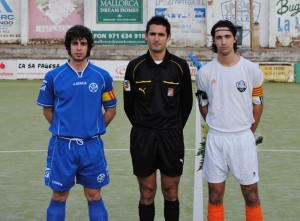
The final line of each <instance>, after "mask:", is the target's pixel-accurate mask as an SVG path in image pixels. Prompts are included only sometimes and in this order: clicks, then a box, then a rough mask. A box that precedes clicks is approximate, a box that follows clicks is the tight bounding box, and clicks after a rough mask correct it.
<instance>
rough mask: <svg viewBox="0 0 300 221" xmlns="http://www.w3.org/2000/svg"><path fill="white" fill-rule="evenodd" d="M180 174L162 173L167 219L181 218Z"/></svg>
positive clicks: (176, 220)
mask: <svg viewBox="0 0 300 221" xmlns="http://www.w3.org/2000/svg"><path fill="white" fill-rule="evenodd" d="M179 181H180V176H176V177H169V176H166V175H164V174H163V173H161V189H162V193H163V196H164V200H165V203H164V215H165V220H166V221H178V220H179V211H180V209H179V200H178V185H179Z"/></svg>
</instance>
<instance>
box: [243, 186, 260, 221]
mask: <svg viewBox="0 0 300 221" xmlns="http://www.w3.org/2000/svg"><path fill="white" fill-rule="evenodd" d="M241 190H242V193H243V196H244V199H245V203H246V220H247V221H262V220H263V214H262V208H261V204H260V200H259V196H258V187H257V183H255V184H251V185H241Z"/></svg>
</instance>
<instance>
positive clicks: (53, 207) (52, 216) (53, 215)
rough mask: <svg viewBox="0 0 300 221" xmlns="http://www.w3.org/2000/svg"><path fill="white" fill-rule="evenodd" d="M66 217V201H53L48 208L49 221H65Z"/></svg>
mask: <svg viewBox="0 0 300 221" xmlns="http://www.w3.org/2000/svg"><path fill="white" fill-rule="evenodd" d="M65 216H66V201H64V202H59V201H54V200H52V199H51V201H50V204H49V206H48V208H47V219H46V220H47V221H64V220H65Z"/></svg>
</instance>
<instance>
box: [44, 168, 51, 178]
mask: <svg viewBox="0 0 300 221" xmlns="http://www.w3.org/2000/svg"><path fill="white" fill-rule="evenodd" d="M49 177H50V168H46V169H45V178H47V179H49Z"/></svg>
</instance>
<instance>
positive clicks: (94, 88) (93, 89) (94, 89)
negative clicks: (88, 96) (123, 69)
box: [89, 83, 98, 93]
mask: <svg viewBox="0 0 300 221" xmlns="http://www.w3.org/2000/svg"><path fill="white" fill-rule="evenodd" d="M89 90H90V92H92V93H95V92H97V91H98V85H97V84H96V83H91V84H90V85H89Z"/></svg>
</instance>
